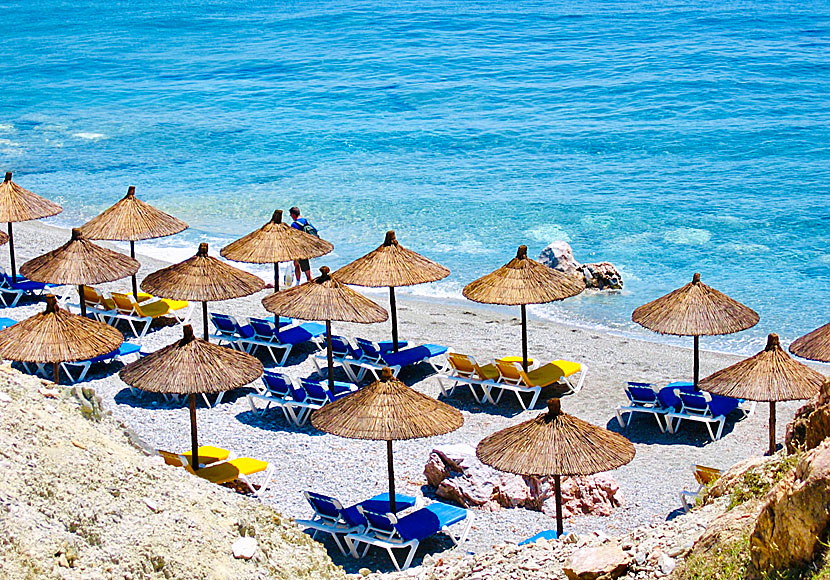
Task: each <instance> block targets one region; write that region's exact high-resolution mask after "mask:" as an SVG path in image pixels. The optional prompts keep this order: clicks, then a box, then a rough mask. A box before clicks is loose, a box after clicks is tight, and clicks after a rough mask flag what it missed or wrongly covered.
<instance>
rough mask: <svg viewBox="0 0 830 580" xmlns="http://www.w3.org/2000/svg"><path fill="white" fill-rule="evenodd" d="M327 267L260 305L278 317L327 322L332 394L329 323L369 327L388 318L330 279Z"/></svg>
mask: <svg viewBox="0 0 830 580" xmlns="http://www.w3.org/2000/svg"><path fill="white" fill-rule="evenodd" d="M329 272H330V270H329V267H328V266H323V267H322V268H320V275H319V276H318V277H317V278H314V279H313V280H311V281H309V282H306V283H305V284H300V285H299V286H294V287H293V288H289V289H287V290H283V291H282V292H278V293H274V294H269V295H268V296H266V297H265V298H263V299H262V305H263V306H264V307H265V309H266V310H268V311H269V312H273V313H274V314H276V315H277V316H290V317H292V318H299V319H301V320H324V321H325V322H326V352H327V355H328V377H329V388H330V389H332V390H334V358H333V355H332V350H331V322H332V320H335V321H338V322H357V323H360V324H372V323H374V322H383V321H385V320H386V319H387V318H388V314H387V313H386V310H384V309H383V308H381V307H380V306H379V305H378V304H375V303H374V302H372V301H371V300H369V299H368V298H366V297H365V296H363V295H362V294H358V293H357V292H355V291H354V290H352V289H351V288H349V287H348V286H346V285H345V284H343V283H342V282H341V281H340V280H338V279H337V278H335V277H334V276H333V275H331V274H330V273H329Z"/></svg>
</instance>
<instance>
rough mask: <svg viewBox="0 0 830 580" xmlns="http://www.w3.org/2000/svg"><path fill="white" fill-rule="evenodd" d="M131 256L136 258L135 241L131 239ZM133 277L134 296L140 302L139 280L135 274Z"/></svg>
mask: <svg viewBox="0 0 830 580" xmlns="http://www.w3.org/2000/svg"><path fill="white" fill-rule="evenodd" d="M130 257H131V258H132V259H133V260H135V242H134V241H133V240H130ZM132 279H133V298H135V301H136V302H138V282H137V281H136V279H135V274H133V275H132Z"/></svg>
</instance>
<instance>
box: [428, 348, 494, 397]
mask: <svg viewBox="0 0 830 580" xmlns="http://www.w3.org/2000/svg"><path fill="white" fill-rule="evenodd" d="M447 361H448V364H449V372H447V373H439V374H438V375H436V377H437V379H438V386H439V387H440V388H441V392H442V393H443V395H444V396H445V397H450V396H452V394H453V392H454V391H455V388H456V387H457V386H458V385H459V384H461V385H467V386H468V387H469V388H470V393H471V394H472V395H473V398H474V399H475V400H476V402H478V403H483V402H484V401H490V402H492V400H491V399H490V389H491V388H492V387H498V383H497V381H498V379H499V376H500V374H499V369H498V368H496V365H494V364H492V363H491V364H487V365H483V366H482V365H480V364H478V362H477V361H476V359H475V358H473V357H472V356H471V355H468V354H461V353H457V352H451V353H449V354H448V355H447ZM444 381H448V382H450V383H451V385H450V386H449V388H445V385H444ZM476 387H479V388H480V389H481V391H482V393H481V394H480V395H479V393H478V391H477V390H476Z"/></svg>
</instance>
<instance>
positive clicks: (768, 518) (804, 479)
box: [749, 440, 830, 578]
mask: <svg viewBox="0 0 830 580" xmlns="http://www.w3.org/2000/svg"><path fill="white" fill-rule="evenodd" d="M766 500H767V501H766V504H765V505H764V506H763V508H762V509H761V514H760V515H759V516H758V521H757V523H756V524H755V531H754V532H753V533H752V535H751V536H750V567H749V573H750V576H751V577H755V578H761V577H765V576H766V575H773V574H774V573H776V572H786V571H788V570H791V569H796V570H797V569H799V568H802V567H804V566H806V565H808V564H810V563H811V562H813V560H814V559H815V558H816V557H817V556H818V555H819V554H820V552H821V551H822V550H823V544H822V542H823V541H824V540H825V539H826V537H827V535H826V534H827V533H828V532H830V440H827V441H824V442H823V443H822V444H820V445H819V446H818V447H816V448H815V449H813V450H812V451H809V452H807V453H806V454H805V455H804V456H803V457H802V458H801V459H800V461H799V462H798V465H797V466H796V468H795V471H794V472H792V473H790V474H789V475H787V476H786V477H784V479H782V480H781V481H780V482H778V484H777V485H776V486H775V487H774V488H772V489H771V490H770V492H769V494H767V496H766Z"/></svg>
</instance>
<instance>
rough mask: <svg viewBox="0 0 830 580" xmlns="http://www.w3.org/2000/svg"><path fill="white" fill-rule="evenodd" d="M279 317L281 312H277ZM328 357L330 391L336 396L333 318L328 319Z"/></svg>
mask: <svg viewBox="0 0 830 580" xmlns="http://www.w3.org/2000/svg"><path fill="white" fill-rule="evenodd" d="M277 317H279V314H277ZM326 358H327V359H328V365H329V366H328V368H329V392H330V393H331V394H332V396H334V354H333V353H332V350H331V320H326Z"/></svg>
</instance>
